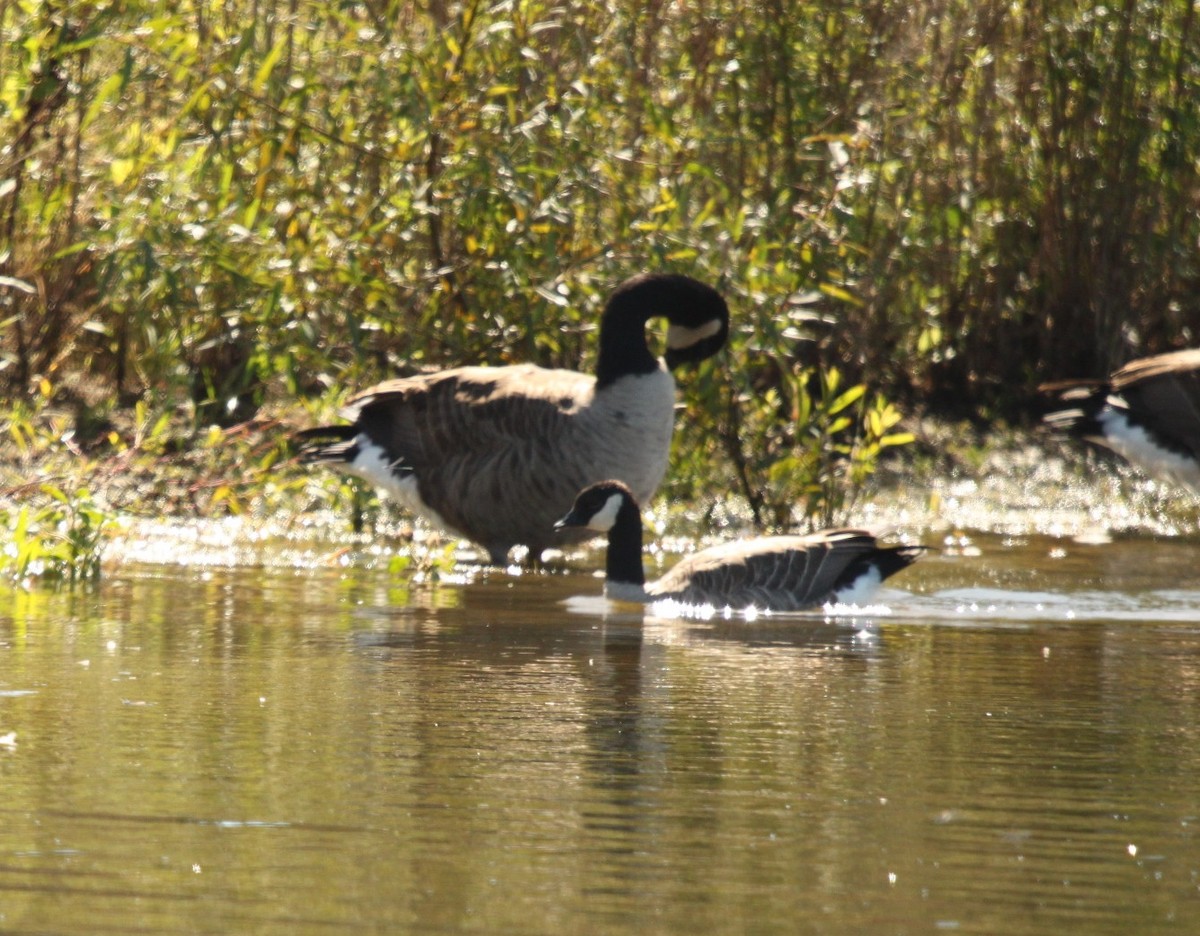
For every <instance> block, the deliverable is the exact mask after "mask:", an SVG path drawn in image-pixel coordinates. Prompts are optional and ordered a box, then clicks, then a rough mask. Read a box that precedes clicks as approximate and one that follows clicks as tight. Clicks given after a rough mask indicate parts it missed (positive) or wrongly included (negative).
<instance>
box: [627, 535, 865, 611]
mask: <svg viewBox="0 0 1200 936" xmlns="http://www.w3.org/2000/svg"><path fill="white" fill-rule="evenodd" d="M876 548H877V546H876V541H875V537H874V536H873V535H871V534H870V533H868V532H866V531H863V530H826V531H824V532H821V533H816V534H813V535H811V536H771V537H762V538H759V539H755V540H749V541H744V542H736V541H735V542H732V543H727V544H724V545H721V546H717V547H713V548H712V549H706V550H703V551H702V552H699V553H696V554H695V555H693V556H689V557H687V558H686V559H683V560H681V561H680V562H679V563H677V564H676V565H675V566H674V567H673V568H672V569H671V571H670V572H668V573H667V574H666V575H664V576H663V577H662V578H661V579H659V580H658V581H657V582H654V583H651V585H649V586H647V589H646V590H647V592H649V593H650V594H652V595H654V596H655V597H670V598H674V599H675V600H677V601H682V602H685V603H687V604H713V605H717V606H723V605H730V606H732V607H735V608H736V607H746V606H749V605H754V606H755V607H759V608H772V609H774V610H777V611H796V610H800V609H801V608H807V607H812V606H814V605H818V604H821V603H823V602H824V601H825V600H827V599H828V598H830V597H831V596H832V594H833V592H834V591H835V590H836V589H837V588H839V587H841V586H842V585H844V584H846V583H847V576H848V574H852V571H853V572H855V573H856V571H857V570H853V567H854V566H855V564H856V563H858V562H859V561H860V560H862V559H864V558H865V557H867V556H869V555H871V554H872V553H873V552H874V551H875V550H876Z"/></svg>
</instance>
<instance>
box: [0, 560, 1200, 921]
mask: <svg viewBox="0 0 1200 936" xmlns="http://www.w3.org/2000/svg"><path fill="white" fill-rule="evenodd" d="M1138 545H1139V548H1138V550H1137V553H1136V555H1135V554H1134V553H1133V552H1131V551H1128V550H1126V552H1127V553H1128V555H1127V556H1126V558H1125V560H1124V561H1123V562H1118V561H1116V560H1115V559H1114V560H1111V562H1110V560H1109V559H1108V558H1101V557H1102V556H1103V557H1107V556H1108V554H1107V553H1106V552H1104V550H1106V549H1114V548H1115V549H1118V550H1119V549H1121V548H1122V544H1121V543H1119V542H1118V543H1114V544H1110V545H1109V546H1108V547H1104V549H1103V550H1100V552H1098V553H1089V552H1086V551H1084V552H1082V553H1078V552H1076V551H1075V547H1074V546H1067V547H1063V546H1062V544H1060V543H1054V542H1051V541H1029V542H1026V543H1021V544H1017V543H1007V544H1006V543H1003V542H1001V541H984V542H982V543H981V544H980V553H981V556H980V557H977V558H978V562H977V563H975V564H974V565H973V566H972V565H971V564H968V563H964V562H963V561H961V560H960V559H959V558H958V557H955V556H952V555H938V556H935V557H930V559H929V560H928V561H925V562H922V563H920V564H919V565H918V566H916V567H914V568H913V569H912V570H909V571H908V572H906V576H905V579H904V580H903V582H898V585H899V584H902V585H903V587H897V588H896V589H890V590H888V591H887V592H885V595H884V598H885V602H884V603H885V605H886V606H887V610H888V613H886V614H884V613H881V614H878V615H867V616H857V617H842V618H835V617H828V618H827V617H826V616H825V615H823V614H810V615H795V616H773V617H765V618H760V619H758V620H756V621H754V622H749V623H748V622H746V621H739V620H736V619H733V620H724V619H715V620H709V621H689V620H677V619H670V618H662V617H657V616H655V615H654V614H653V613H650V612H647V611H646V610H644V609H640V608H630V607H629V606H625V605H610V604H608V603H607V602H604V601H603V600H602V599H599V598H598V597H596V596H597V595H598V593H599V588H600V586H599V583H598V582H597V580H596V579H594V578H593V577H591V576H590V575H579V574H554V575H524V576H513V575H510V574H508V573H505V572H490V573H486V572H475V573H473V574H472V575H471V581H470V582H469V583H468V584H465V585H464V584H458V583H446V582H441V583H438V582H434V581H429V582H424V583H420V582H418V583H414V582H412V581H397V580H396V579H395V578H393V577H391V576H388V575H386V574H385V573H383V572H381V571H377V570H372V569H358V568H353V567H352V568H349V569H339V568H328V567H320V566H318V567H314V568H303V569H300V568H297V569H292V568H274V569H263V568H255V569H237V568H231V569H222V570H215V569H203V568H194V569H193V568H171V567H161V566H160V567H153V566H140V567H127V568H124V569H121V570H116V571H115V572H114V574H113V575H112V576H110V577H109V578H108V579H107V580H106V583H105V585H104V586H103V587H102V588H101V589H100V590H99V591H98V592H91V593H89V592H79V593H76V594H74V595H71V594H61V595H53V594H46V593H37V594H33V593H31V594H6V595H4V596H2V597H0V736H4V735H7V734H9V733H11V734H12V736H13V737H12V743H11V744H8V745H0V773H2V775H3V777H4V780H5V791H6V798H5V803H4V804H3V805H0V917H2V921H0V929H4V930H6V931H32V932H38V931H54V932H61V931H87V932H103V931H120V932H131V931H138V930H144V931H154V932H194V931H196V930H197V929H198V928H203V929H208V930H212V931H215V932H248V931H252V932H265V933H270V932H281V933H282V932H289V933H290V932H306V931H320V930H326V929H336V930H352V929H356V928H360V929H364V930H372V931H378V930H392V931H419V932H437V931H454V932H460V931H464V930H481V931H487V932H547V933H549V932H555V933H557V932H564V931H572V932H585V931H586V932H597V931H612V932H620V931H630V932H632V931H636V932H639V933H640V932H654V931H661V932H678V931H680V930H684V929H689V928H690V929H695V930H697V931H703V932H716V933H720V932H746V931H762V932H766V931H786V932H821V933H862V932H918V931H920V932H926V931H930V930H935V929H953V930H956V931H960V932H973V933H995V932H1005V933H1012V934H1024V933H1029V934H1033V933H1047V932H1088V933H1097V934H1108V933H1111V934H1116V933H1121V934H1125V933H1129V932H1140V933H1154V932H1164V933H1165V932H1172V931H1178V927H1179V926H1180V925H1183V924H1182V923H1181V922H1180V921H1183V920H1186V919H1188V918H1189V917H1188V916H1187V914H1188V913H1189V912H1193V913H1194V910H1195V904H1196V901H1197V900H1198V899H1200V892H1198V891H1197V881H1198V880H1200V843H1197V840H1196V836H1195V834H1194V829H1195V828H1196V826H1197V823H1200V815H1198V813H1197V806H1196V804H1197V803H1200V779H1197V778H1200V718H1198V717H1197V716H1198V714H1200V712H1198V706H1200V663H1198V662H1197V661H1200V652H1198V651H1200V627H1197V626H1196V622H1195V621H1194V620H1191V621H1190V622H1189V623H1181V622H1182V621H1183V620H1184V619H1183V618H1182V616H1181V615H1182V613H1183V612H1184V611H1185V610H1186V608H1187V607H1188V603H1189V602H1191V601H1192V600H1193V598H1194V597H1195V596H1194V593H1193V592H1190V591H1189V590H1188V585H1187V583H1181V582H1179V581H1171V579H1172V578H1176V579H1177V578H1178V576H1179V571H1178V568H1179V567H1176V568H1175V569H1174V570H1173V571H1169V570H1168V568H1167V567H1168V566H1169V565H1170V563H1171V562H1173V561H1177V560H1178V559H1179V558H1180V557H1181V554H1180V553H1178V552H1177V551H1176V550H1175V549H1174V548H1173V547H1172V546H1170V544H1166V545H1164V546H1163V547H1162V549H1161V550H1160V549H1159V548H1157V547H1155V546H1153V545H1152V547H1151V548H1149V549H1146V548H1144V544H1138ZM1080 548H1081V549H1085V548H1084V547H1080ZM1086 549H1100V547H1086ZM1053 550H1064V551H1063V552H1062V554H1061V555H1058V556H1056V557H1054V558H1052V557H1051V555H1050V554H1051V552H1052V551H1053ZM1022 551H1023V555H1024V558H1023V559H1022V558H1021V557H1020V556H1018V555H1016V554H1017V553H1020V552H1022ZM1097 562H1108V563H1109V567H1110V568H1111V569H1112V575H1113V576H1115V575H1116V573H1117V572H1118V571H1120V570H1125V574H1126V578H1124V579H1120V578H1116V577H1110V578H1108V579H1106V580H1104V581H1101V580H1099V579H1095V578H1093V577H1092V573H1091V572H1088V571H1086V570H1088V569H1094V567H1095V564H1096V563H1097ZM972 568H974V569H975V570H976V571H974V572H972V571H971V570H972ZM1034 583H1036V586H1035V585H1034ZM1104 585H1106V586H1107V587H1102V586H1104ZM970 605H974V606H975V609H976V610H967V611H964V610H961V608H962V607H964V606H970ZM1195 606H1200V602H1197V603H1196V604H1194V605H1193V607H1195ZM1068 608H1070V609H1074V610H1075V612H1076V613H1075V616H1074V617H1069V616H1067V615H1065V614H1061V613H1059V612H1061V611H1065V610H1066V609H1068ZM1173 615H1180V616H1173ZM948 625H952V626H948ZM198 920H202V921H203V925H202V926H201V925H200V924H198V923H197V921H198Z"/></svg>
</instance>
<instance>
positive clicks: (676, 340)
mask: <svg viewBox="0 0 1200 936" xmlns="http://www.w3.org/2000/svg"><path fill="white" fill-rule="evenodd" d="M720 330H721V320H720V319H711V320H710V321H707V322H705V323H704V324H703V325H701V326H699V327H698V328H688V327H687V326H686V325H671V326H669V327H668V328H667V347H668V348H670V349H671V350H673V351H678V350H680V349H681V348H690V347H691V346H692V345H694V344H696V343H697V342H700V341H703V340H704V339H705V338H711V337H712V336H713V335H715V334H717V333H718V332H720Z"/></svg>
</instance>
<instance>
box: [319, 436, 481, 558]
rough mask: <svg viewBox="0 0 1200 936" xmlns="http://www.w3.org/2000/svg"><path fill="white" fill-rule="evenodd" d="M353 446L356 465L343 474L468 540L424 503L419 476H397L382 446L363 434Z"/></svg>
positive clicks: (347, 464)
mask: <svg viewBox="0 0 1200 936" xmlns="http://www.w3.org/2000/svg"><path fill="white" fill-rule="evenodd" d="M354 444H355V445H357V446H358V454H357V455H355V456H354V461H351V462H346V463H345V464H344V465H341V466H339V467H341V469H342V471H344V472H346V474H352V475H355V476H356V477H359V478H362V479H363V480H364V481H368V482H370V483H371V484H373V485H375V487H377V488H380V489H381V490H382V491H383V492H384V493H385V494H387V495H388V496H389V497H391V498H392V499H393V500H395V501H397V502H399V503H400V504H401V505H402V506H403V507H404V508H405V509H406V510H408V511H410V512H412V513H414V514H416V515H417V516H418V517H423V518H424V519H425V520H428V521H429V523H430V524H432V525H433V526H436V527H438V528H439V529H442V530H446V531H447V532H448V533H450V534H451V535H452V536H457V537H460V538H462V539H466V538H467V537H466V536H464V535H463V534H462V533H461V532H460V531H458V530H456V529H454V527H452V526H450V525H449V524H448V523H446V521H445V520H443V519H442V517H441V515H440V514H439V513H438V512H437V511H436V510H434V509H433V508H432V507H430V506H429V505H428V504H426V503H425V501H423V500H422V499H421V494H420V492H419V491H418V489H417V476H416V475H414V474H413V473H412V472H404V473H398V472H397V471H395V470H394V469H393V467H392V466H393V462H392V461H390V460H389V459H388V457H387V453H386V452H384V450H383V447H382V446H380V445H377V444H375V443H374V442H372V441H371V439H370V438H368V437H367V436H365V435H363V434H362V433H361V432H360V433H359V434H358V436H356V437H355V439H354Z"/></svg>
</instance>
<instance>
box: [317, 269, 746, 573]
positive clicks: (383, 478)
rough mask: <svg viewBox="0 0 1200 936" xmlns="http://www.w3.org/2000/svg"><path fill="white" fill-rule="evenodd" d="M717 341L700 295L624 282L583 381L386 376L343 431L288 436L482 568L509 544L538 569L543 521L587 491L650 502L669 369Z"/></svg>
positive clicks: (517, 372) (709, 292) (573, 375)
mask: <svg viewBox="0 0 1200 936" xmlns="http://www.w3.org/2000/svg"><path fill="white" fill-rule="evenodd" d="M655 316H664V317H665V318H666V319H667V321H668V323H669V327H668V329H667V342H666V344H667V348H666V353H665V355H664V360H659V359H658V358H656V357H654V355H653V354H651V352H650V349H649V348H648V347H647V346H646V334H645V325H646V321H647V320H648V319H650V318H653V317H655ZM728 334H729V309H728V307H727V306H726V304H725V300H724V299H722V298H721V296H720V294H719V293H718V292H717V291H716V290H714V289H713V288H711V287H710V286H706V285H705V284H703V283H701V282H699V281H698V280H695V279H692V278H691V277H689V276H682V275H677V274H667V273H656V274H645V275H642V276H635V277H633V278H632V279H630V280H627V281H626V282H624V283H622V284H621V285H620V286H619V287H617V289H616V290H615V291H614V292H613V294H612V296H611V297H610V298H609V300H608V303H607V304H606V306H605V308H604V313H603V315H602V316H601V319H600V351H599V356H598V359H597V361H596V375H595V376H594V377H593V376H589V375H587V374H581V373H577V372H575V371H567V370H548V369H545V368H541V367H535V366H533V365H530V364H519V365H511V366H506V367H460V368H455V369H453V370H445V371H440V372H437V373H432V374H425V375H421V376H416V377H407V378H403V379H400V380H389V381H387V382H385V383H381V384H379V385H378V386H375V387H372V388H370V389H369V390H365V391H363V392H362V393H359V394H358V395H357V396H355V397H353V398H351V399H350V400H349V402H348V404H347V406H346V408H345V409H344V410H343V411H342V416H343V417H344V418H346V419H349V420H351V423H350V424H349V425H340V426H322V427H319V428H316V429H309V430H305V431H303V432H300V433H297V434H296V436H295V438H296V439H297V441H298V442H299V445H300V450H299V455H300V458H301V460H302V461H305V462H318V463H324V464H329V465H332V466H333V467H335V468H338V469H340V470H342V471H345V472H347V473H349V474H353V475H357V476H358V477H361V478H364V479H366V480H367V481H369V482H371V483H372V484H375V485H376V486H378V487H379V488H382V489H383V490H384V491H385V492H386V493H388V494H390V495H391V496H392V497H394V498H396V499H397V500H399V501H400V503H402V504H404V505H405V506H406V507H407V508H408V509H410V510H411V511H413V512H414V513H416V514H419V515H420V516H423V517H425V518H426V519H427V520H429V521H430V522H431V523H433V524H434V525H435V526H438V527H441V528H442V529H444V530H447V531H449V532H450V533H452V534H454V535H457V536H461V537H463V538H464V539H469V540H472V541H474V542H476V543H478V544H479V545H481V546H482V547H483V548H484V549H486V550H487V553H488V556H489V559H490V561H491V562H492V563H493V564H496V565H502V564H503V563H504V562H505V561H506V558H507V555H508V551H509V549H511V548H512V547H513V546H515V545H525V546H527V547H528V548H529V556H528V558H529V560H530V561H537V560H538V558H539V557H540V556H541V553H542V551H543V550H544V549H546V548H547V547H549V546H552V545H556V544H557V543H559V542H562V538H561V537H556V536H555V533H554V521H555V520H557V519H558V518H559V517H560V516H562V513H563V511H565V510H566V509H567V508H568V507H569V506H570V504H571V499H572V498H573V497H574V496H575V494H576V492H577V491H578V490H579V489H580V488H582V487H584V486H585V485H587V484H590V483H592V482H593V481H599V480H602V479H604V478H608V477H612V476H619V477H623V478H626V479H628V482H629V484H630V486H631V488H632V489H633V490H634V491H635V492H636V493H637V495H638V496H639V497H641V498H643V499H648V498H650V497H651V496H652V495H653V494H654V492H655V490H657V488H658V485H659V482H660V481H662V477H663V474H664V473H665V472H666V469H667V457H668V454H669V452H670V445H671V430H672V427H673V423H674V409H675V381H674V379H673V378H672V376H671V369H673V368H675V367H677V366H679V365H680V364H687V363H694V362H697V361H701V360H703V359H704V358H707V357H709V356H711V355H713V354H715V353H716V352H717V351H718V350H720V348H721V347H722V346H723V345H724V344H725V340H726V337H727V336H728ZM592 535H594V534H590V533H587V532H586V531H577V533H576V535H574V536H571V537H568V538H567V539H568V541H570V542H579V541H582V540H584V539H587V538H589V537H590V536H592Z"/></svg>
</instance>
